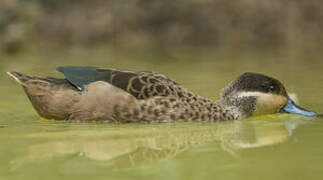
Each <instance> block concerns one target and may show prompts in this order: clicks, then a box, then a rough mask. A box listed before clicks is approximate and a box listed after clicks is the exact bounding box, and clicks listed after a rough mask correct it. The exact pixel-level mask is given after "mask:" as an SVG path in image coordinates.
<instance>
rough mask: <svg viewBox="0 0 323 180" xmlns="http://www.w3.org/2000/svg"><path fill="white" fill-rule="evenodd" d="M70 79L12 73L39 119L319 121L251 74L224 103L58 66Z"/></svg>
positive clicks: (167, 84) (146, 77)
mask: <svg viewBox="0 0 323 180" xmlns="http://www.w3.org/2000/svg"><path fill="white" fill-rule="evenodd" d="M57 71H59V72H61V73H63V75H64V76H65V78H53V77H38V76H30V75H25V74H23V73H19V72H15V71H11V72H8V75H10V76H11V77H13V79H15V80H16V81H17V82H18V83H19V84H20V85H22V87H23V89H24V91H25V93H26V94H27V96H28V98H29V100H30V102H31V104H32V106H33V107H34V109H35V110H36V111H37V113H38V114H39V116H41V117H43V118H46V119H54V120H65V121H73V120H79V121H109V122H121V123H129V122H175V121H185V122H186V121H209V122H216V121H227V120H237V119H244V118H248V117H250V116H257V115H264V114H275V113H283V112H285V113H294V114H301V115H304V116H316V115H317V114H316V113H315V112H313V111H309V110H306V109H304V108H302V107H300V106H298V105H296V104H295V102H294V101H293V100H292V99H291V98H290V97H289V96H288V93H287V91H286V89H285V87H284V86H283V84H282V83H281V82H280V81H279V80H277V79H275V78H273V77H269V76H267V75H263V74H260V73H252V72H246V73H243V74H242V75H240V76H239V77H238V78H236V79H235V80H233V81H232V82H230V83H229V84H228V85H227V86H226V87H225V88H223V89H222V91H221V95H220V98H219V100H217V101H214V100H212V99H208V98H204V97H202V96H199V95H197V94H195V93H193V92H191V91H190V90H188V89H186V88H184V87H183V86H182V85H180V84H179V83H177V82H176V81H174V80H172V79H170V78H168V77H167V76H165V75H163V74H158V73H155V72H151V71H125V70H118V69H111V68H99V67H88V66H65V67H58V68H57Z"/></svg>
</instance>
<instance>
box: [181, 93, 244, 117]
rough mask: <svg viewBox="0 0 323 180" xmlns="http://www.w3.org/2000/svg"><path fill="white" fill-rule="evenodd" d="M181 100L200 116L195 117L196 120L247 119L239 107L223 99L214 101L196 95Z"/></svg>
mask: <svg viewBox="0 0 323 180" xmlns="http://www.w3.org/2000/svg"><path fill="white" fill-rule="evenodd" d="M180 99H181V101H183V102H187V103H188V104H189V105H190V107H191V110H192V111H194V112H195V113H196V114H199V117H196V116H195V117H194V118H199V119H201V120H210V121H216V120H232V119H240V118H242V117H245V115H244V113H243V110H242V109H239V108H237V107H239V106H236V104H235V103H233V102H229V101H227V100H225V99H223V98H221V99H220V100H218V101H214V100H211V99H208V98H205V97H202V96H198V95H195V94H194V95H192V96H184V97H181V98H180ZM194 118H193V119H194Z"/></svg>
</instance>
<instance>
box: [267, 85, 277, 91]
mask: <svg viewBox="0 0 323 180" xmlns="http://www.w3.org/2000/svg"><path fill="white" fill-rule="evenodd" d="M275 90H276V87H275V86H274V85H270V86H269V87H268V91H269V92H274V91H275Z"/></svg>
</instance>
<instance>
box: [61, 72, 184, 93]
mask: <svg viewBox="0 0 323 180" xmlns="http://www.w3.org/2000/svg"><path fill="white" fill-rule="evenodd" d="M57 70H58V71H60V72H62V73H63V74H64V75H65V77H66V79H67V80H68V81H69V82H70V83H71V84H72V85H74V86H75V87H77V88H78V89H79V90H83V89H84V86H86V85H88V84H91V83H93V82H96V81H105V82H108V83H110V84H112V85H113V86H116V87H118V88H120V89H123V90H124V91H127V92H128V93H130V94H131V95H133V96H134V97H136V98H137V99H147V98H150V97H154V96H175V97H182V96H184V94H183V93H185V92H186V91H187V90H186V89H184V88H183V87H182V86H181V85H180V84H178V83H176V82H175V81H173V80H171V79H170V78H168V77H166V76H164V75H162V74H157V73H154V72H149V71H138V72H134V71H122V70H116V69H106V68H104V69H103V68H96V67H78V66H67V67H59V68H57Z"/></svg>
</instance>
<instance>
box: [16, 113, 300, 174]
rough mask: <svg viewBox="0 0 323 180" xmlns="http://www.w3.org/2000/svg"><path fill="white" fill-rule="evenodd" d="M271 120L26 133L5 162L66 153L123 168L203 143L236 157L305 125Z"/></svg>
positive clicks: (18, 163)
mask: <svg viewBox="0 0 323 180" xmlns="http://www.w3.org/2000/svg"><path fill="white" fill-rule="evenodd" d="M272 116H274V115H272ZM272 116H270V115H269V116H264V117H262V118H261V119H259V118H254V119H249V120H238V121H232V122H221V123H205V124H202V123H194V124H185V123H181V124H171V125H169V124H167V125H157V126H149V127H145V125H142V126H143V127H144V128H138V127H124V128H118V129H113V128H108V129H105V128H100V129H99V130H98V129H94V130H93V129H92V128H89V129H87V130H73V129H72V130H68V131H60V132H55V131H54V132H46V133H39V134H31V135H29V136H28V137H24V138H31V139H33V143H31V144H30V145H28V146H27V147H26V150H25V151H24V153H23V154H22V155H21V156H17V157H16V158H15V159H14V160H12V161H11V168H12V169H16V168H20V167H21V166H23V165H25V164H28V163H31V162H35V161H49V160H52V159H55V158H64V157H67V156H70V155H77V156H80V157H84V158H88V159H90V160H94V161H97V162H98V164H99V165H105V166H112V167H120V166H122V167H125V166H128V167H129V166H134V165H140V164H146V163H148V162H155V161H158V160H163V159H169V158H173V157H175V156H176V155H177V154H179V153H180V152H183V151H185V150H188V149H190V148H192V147H196V146H198V145H201V144H207V143H214V144H216V145H218V146H219V147H221V149H222V150H223V151H227V152H230V153H232V154H238V152H239V150H241V149H246V148H255V147H262V146H268V145H273V144H277V143H282V142H284V141H286V140H287V139H288V137H289V136H290V135H292V133H291V132H292V131H293V129H295V128H296V127H297V124H299V123H301V122H304V121H305V120H304V118H301V119H293V118H292V116H289V115H281V116H282V118H281V119H284V118H285V119H284V120H277V116H276V118H273V117H272ZM71 126H73V125H71ZM56 128H57V127H56ZM128 132H129V133H128Z"/></svg>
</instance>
